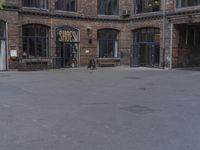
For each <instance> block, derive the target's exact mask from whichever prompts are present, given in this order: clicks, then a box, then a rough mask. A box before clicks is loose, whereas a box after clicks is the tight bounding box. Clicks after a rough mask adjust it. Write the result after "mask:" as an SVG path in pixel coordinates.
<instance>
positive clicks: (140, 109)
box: [121, 105, 155, 114]
mask: <svg viewBox="0 0 200 150" xmlns="http://www.w3.org/2000/svg"><path fill="white" fill-rule="evenodd" d="M121 109H122V110H125V111H128V112H131V113H136V114H149V113H153V112H155V110H154V109H151V108H149V107H146V106H141V105H132V106H128V107H124V108H121Z"/></svg>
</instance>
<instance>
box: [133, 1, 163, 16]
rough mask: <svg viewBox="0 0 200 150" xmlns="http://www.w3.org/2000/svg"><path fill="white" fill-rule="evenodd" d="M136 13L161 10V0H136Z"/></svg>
mask: <svg viewBox="0 0 200 150" xmlns="http://www.w3.org/2000/svg"><path fill="white" fill-rule="evenodd" d="M134 1H135V3H134V4H135V5H134V6H135V13H136V14H139V13H148V12H155V11H160V4H161V3H160V1H161V0H134Z"/></svg>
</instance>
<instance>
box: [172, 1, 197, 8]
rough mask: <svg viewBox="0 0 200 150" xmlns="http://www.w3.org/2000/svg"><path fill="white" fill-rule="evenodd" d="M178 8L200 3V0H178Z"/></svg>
mask: <svg viewBox="0 0 200 150" xmlns="http://www.w3.org/2000/svg"><path fill="white" fill-rule="evenodd" d="M176 5H177V8H181V7H189V6H195V5H200V0H177V1H176Z"/></svg>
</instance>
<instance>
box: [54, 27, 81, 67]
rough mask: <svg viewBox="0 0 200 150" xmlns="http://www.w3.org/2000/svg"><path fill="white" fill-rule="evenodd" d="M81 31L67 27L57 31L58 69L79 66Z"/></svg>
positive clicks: (56, 58)
mask: <svg viewBox="0 0 200 150" xmlns="http://www.w3.org/2000/svg"><path fill="white" fill-rule="evenodd" d="M79 43H80V40H79V30H77V29H75V28H72V27H69V26H65V27H61V28H57V29H56V57H55V63H54V66H55V67H56V68H70V67H72V68H74V67H78V66H79Z"/></svg>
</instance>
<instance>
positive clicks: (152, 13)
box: [133, 10, 162, 17]
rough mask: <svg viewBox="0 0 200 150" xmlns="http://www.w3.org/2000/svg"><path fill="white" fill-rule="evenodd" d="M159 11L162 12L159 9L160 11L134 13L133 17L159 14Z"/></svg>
mask: <svg viewBox="0 0 200 150" xmlns="http://www.w3.org/2000/svg"><path fill="white" fill-rule="evenodd" d="M161 13H162V11H161V10H160V11H154V12H146V13H139V14H134V15H133V17H141V16H152V15H159V14H161Z"/></svg>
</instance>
